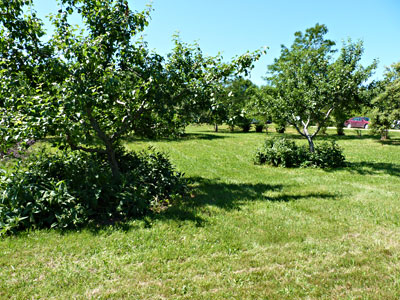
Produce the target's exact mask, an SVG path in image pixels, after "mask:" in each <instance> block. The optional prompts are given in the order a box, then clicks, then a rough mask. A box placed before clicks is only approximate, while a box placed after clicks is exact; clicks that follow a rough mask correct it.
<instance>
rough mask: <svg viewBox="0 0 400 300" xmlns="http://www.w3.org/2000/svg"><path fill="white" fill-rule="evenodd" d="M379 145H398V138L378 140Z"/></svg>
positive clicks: (399, 141)
mask: <svg viewBox="0 0 400 300" xmlns="http://www.w3.org/2000/svg"><path fill="white" fill-rule="evenodd" d="M378 142H379V143H380V144H381V145H390V146H400V139H392V138H391V139H389V140H378Z"/></svg>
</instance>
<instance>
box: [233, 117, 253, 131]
mask: <svg viewBox="0 0 400 300" xmlns="http://www.w3.org/2000/svg"><path fill="white" fill-rule="evenodd" d="M237 119H238V121H237V123H236V125H237V126H239V127H240V129H242V131H243V132H249V131H250V129H251V120H250V119H248V118H246V117H241V116H239V118H237Z"/></svg>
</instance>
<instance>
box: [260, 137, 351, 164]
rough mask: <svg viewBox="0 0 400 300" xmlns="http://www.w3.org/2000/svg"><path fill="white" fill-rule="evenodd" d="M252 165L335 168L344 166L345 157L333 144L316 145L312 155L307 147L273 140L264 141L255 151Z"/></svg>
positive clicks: (287, 141) (276, 139)
mask: <svg viewBox="0 0 400 300" xmlns="http://www.w3.org/2000/svg"><path fill="white" fill-rule="evenodd" d="M254 163H255V164H260V165H262V164H268V165H272V166H275V167H284V168H292V167H320V168H337V167H342V166H344V165H345V157H344V155H343V153H342V150H341V149H340V147H339V146H338V145H337V144H336V143H335V142H332V143H321V144H320V145H316V147H315V152H313V153H312V152H310V151H309V149H308V147H307V146H298V145H297V144H296V143H295V142H294V141H291V140H288V139H286V138H273V139H266V140H265V142H264V144H263V145H262V146H261V147H260V148H259V149H258V150H257V151H256V154H255V157H254Z"/></svg>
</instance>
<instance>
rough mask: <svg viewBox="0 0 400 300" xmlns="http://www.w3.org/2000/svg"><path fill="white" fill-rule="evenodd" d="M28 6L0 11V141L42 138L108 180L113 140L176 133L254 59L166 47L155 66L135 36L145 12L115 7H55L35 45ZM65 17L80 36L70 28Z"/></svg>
mask: <svg viewBox="0 0 400 300" xmlns="http://www.w3.org/2000/svg"><path fill="white" fill-rule="evenodd" d="M31 4H32V1H30V0H25V1H2V2H0V6H1V10H2V11H5V12H6V13H4V14H3V13H2V14H1V17H0V26H1V29H0V30H1V32H2V33H3V34H2V38H1V41H0V42H1V44H0V47H1V48H0V50H1V53H0V55H1V70H0V76H1V78H0V79H1V82H2V91H1V95H0V103H1V112H0V122H1V127H2V132H1V133H0V134H1V137H2V139H3V140H11V139H13V140H22V139H28V138H41V137H43V136H45V135H47V134H51V135H52V136H53V137H54V141H55V143H56V144H57V145H58V146H59V147H67V148H70V149H72V150H81V151H86V152H90V153H98V154H101V155H106V156H107V158H108V161H109V164H110V167H111V168H112V171H113V175H114V177H115V178H118V176H119V166H118V163H117V160H116V158H115V156H116V151H117V149H118V147H119V144H120V141H121V138H122V137H123V136H125V135H127V134H129V133H130V132H132V131H134V132H135V133H137V134H141V135H147V136H149V135H151V136H158V135H167V134H171V133H176V132H177V131H179V130H181V129H182V128H183V127H184V126H185V125H186V124H187V123H188V122H190V121H191V120H192V118H193V116H194V115H195V112H196V110H198V109H204V107H207V106H208V107H209V106H210V101H211V100H210V99H211V98H212V96H213V93H214V91H215V89H216V88H218V87H219V86H220V85H221V83H222V82H224V81H225V80H227V79H228V78H231V77H232V76H235V75H238V74H241V73H246V72H248V70H249V69H251V68H252V66H253V62H254V61H255V60H256V59H258V58H259V57H260V55H261V54H262V52H261V51H260V50H258V51H255V52H253V53H246V54H244V55H242V56H238V57H236V58H234V59H233V60H232V61H231V62H229V63H225V62H223V61H222V58H221V57H220V56H216V57H208V56H205V55H203V53H202V51H201V49H200V47H199V46H198V45H197V44H193V45H190V44H186V43H183V42H182V41H181V40H180V39H179V37H174V41H175V48H174V49H173V50H172V52H171V53H170V54H169V55H167V57H162V56H160V55H159V54H157V53H154V52H152V51H149V50H148V49H147V46H146V43H145V42H144V41H143V40H142V38H141V35H140V34H141V32H142V31H143V29H144V28H145V27H146V26H147V25H148V22H149V17H150V9H147V10H145V11H141V12H137V11H133V10H132V9H130V8H129V6H128V2H127V1H124V0H117V1H114V0H104V1H95V0H62V1H61V6H60V9H59V10H58V13H57V14H55V15H52V16H51V18H50V19H51V21H52V24H53V25H54V27H55V31H54V34H53V35H52V36H51V37H50V39H49V41H48V42H46V43H44V42H43V41H42V40H41V36H42V35H43V34H44V30H43V27H42V25H41V24H42V22H41V20H39V19H38V18H37V17H36V14H35V12H34V11H33V10H29V9H28V8H27V7H26V5H31ZM26 10H27V11H28V13H25V11H26ZM73 13H78V14H80V15H81V17H82V23H83V28H79V27H78V26H77V25H74V24H71V23H70V20H71V18H70V16H71V15H72V14H73ZM15 49H16V50H15Z"/></svg>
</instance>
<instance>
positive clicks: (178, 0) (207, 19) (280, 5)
mask: <svg viewBox="0 0 400 300" xmlns="http://www.w3.org/2000/svg"><path fill="white" fill-rule="evenodd" d="M34 3H36V4H35V7H36V10H37V11H38V13H39V14H40V15H41V16H44V15H47V14H48V13H49V12H51V11H53V12H55V9H56V5H55V3H56V1H49V0H47V1H46V0H34ZM129 3H130V7H131V8H133V9H135V10H143V9H144V8H145V7H146V4H149V3H150V2H149V1H147V0H129ZM152 7H153V9H154V11H153V12H152V14H151V16H152V20H151V22H150V24H149V26H148V28H147V29H146V30H145V40H146V41H147V42H148V45H149V47H150V48H151V49H155V50H156V51H157V52H158V53H160V54H163V55H165V54H167V53H168V52H169V51H170V50H171V48H172V47H173V44H172V42H171V38H172V35H173V34H174V33H176V32H177V31H179V33H180V36H181V38H182V40H183V41H185V42H193V41H197V42H199V44H200V46H201V48H202V49H203V52H204V53H206V54H209V55H216V54H217V53H218V52H221V53H222V54H223V56H224V58H225V59H226V60H228V59H230V58H231V57H233V56H235V55H240V54H242V53H244V52H246V51H247V50H250V51H253V50H255V49H259V48H261V47H263V46H268V47H269V50H268V53H267V55H265V56H264V57H262V58H261V59H260V60H259V61H258V62H257V63H256V66H255V68H254V70H253V72H252V74H251V80H252V81H253V82H254V83H256V84H258V85H262V84H264V80H263V79H262V77H263V76H265V73H266V70H267V65H268V64H271V63H272V62H273V59H274V58H276V57H278V56H279V54H280V45H281V44H284V45H286V46H290V45H291V43H292V41H293V34H294V32H296V31H299V30H300V31H304V30H305V29H306V28H309V27H312V26H314V25H315V24H316V23H320V24H325V25H327V27H328V29H329V33H328V35H327V37H328V38H330V39H332V40H334V41H335V42H336V43H337V44H338V46H340V45H341V42H342V40H347V38H351V39H353V40H354V41H356V40H359V39H361V40H363V41H364V47H365V52H364V58H363V61H362V63H363V64H364V65H367V64H370V63H371V62H372V61H373V59H374V58H377V59H379V65H378V69H377V71H376V75H375V78H378V79H379V78H381V77H382V74H383V72H384V67H385V66H389V65H390V64H392V63H393V62H397V61H400V1H399V0H336V1H332V0H331V1H326V0H319V1H314V0H297V1H296V0H280V1H270V0H264V1H262V0H246V1H244V0H240V1H239V0H213V1H212V0H201V1H191V0H154V1H153V2H152Z"/></svg>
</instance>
